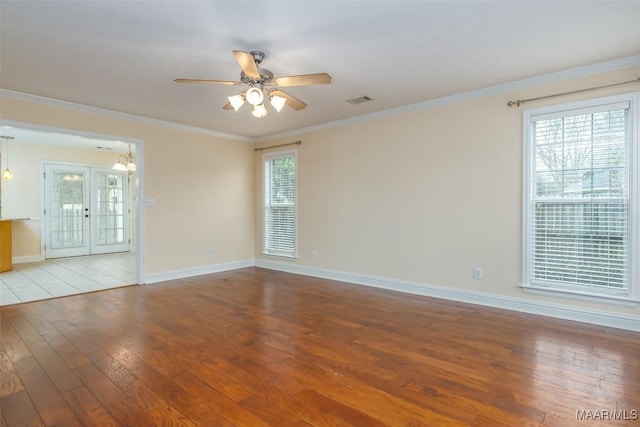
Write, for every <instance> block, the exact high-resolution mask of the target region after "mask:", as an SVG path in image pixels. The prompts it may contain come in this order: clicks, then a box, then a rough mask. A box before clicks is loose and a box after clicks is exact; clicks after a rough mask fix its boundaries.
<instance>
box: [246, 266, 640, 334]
mask: <svg viewBox="0 0 640 427" xmlns="http://www.w3.org/2000/svg"><path fill="white" fill-rule="evenodd" d="M255 266H256V267H262V268H267V269H270V270H278V271H284V272H288V273H295V274H301V275H304V276H312V277H319V278H323V279H330V280H338V281H341V282H348V283H355V284H359V285H366V286H373V287H376V288H382V289H389V290H393V291H400V292H406V293H410V294H416V295H424V296H430V297H434V298H443V299H447V300H452V301H459V302H465V303H470V304H478V305H483V306H487V307H495V308H501V309H505V310H513V311H519V312H523V313H529V314H536V315H541V316H547V317H554V318H558V319H565V320H573V321H576V322H584V323H590V324H594V325H599V326H607V327H611V328H618V329H625V330H630V331H636V332H640V316H631V315H623V314H616V313H610V312H607V311H599V310H593V309H587V308H579V307H574V306H570V305H565V304H556V303H549V302H542V301H532V300H528V299H525V298H517V297H507V296H501V295H494V294H488V293H484V292H477V291H469V290H466V289H455V288H447V287H442V286H434V285H427V284H423V283H416V282H407V281H401V280H393V279H387V278H381V277H375V276H367V275H360V274H353V273H345V272H341V271H334V270H325V269H320V268H313V267H307V266H300V265H294V264H286V263H281V262H274V261H266V260H260V259H258V260H256V261H255Z"/></svg>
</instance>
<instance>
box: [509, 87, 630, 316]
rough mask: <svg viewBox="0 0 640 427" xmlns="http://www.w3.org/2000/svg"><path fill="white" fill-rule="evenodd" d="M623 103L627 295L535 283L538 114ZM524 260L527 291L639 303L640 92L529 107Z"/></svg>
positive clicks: (525, 136) (525, 127)
mask: <svg viewBox="0 0 640 427" xmlns="http://www.w3.org/2000/svg"><path fill="white" fill-rule="evenodd" d="M620 102H628V103H629V115H628V119H629V132H630V141H629V157H628V162H629V163H628V167H629V230H628V247H627V250H628V251H629V265H628V273H627V274H628V288H627V293H626V295H620V294H619V295H612V294H608V293H607V292H606V291H604V292H596V291H595V290H594V287H588V286H586V285H585V286H583V287H580V286H570V285H567V286H565V285H562V284H558V285H557V286H550V285H548V284H546V285H539V284H532V280H531V258H532V251H531V243H532V236H531V229H532V227H531V224H532V221H533V213H532V212H531V211H532V206H533V205H532V202H531V201H532V198H533V197H534V195H535V193H534V191H535V182H534V173H535V161H536V159H535V147H534V145H533V144H534V141H535V140H534V135H533V129H534V127H533V126H532V123H533V119H534V117H535V116H539V115H543V114H544V115H548V114H553V113H557V114H558V115H562V116H564V115H570V113H571V112H572V111H573V110H579V109H584V108H590V107H591V108H593V107H597V106H601V105H605V104H615V103H620ZM523 118H524V120H523V130H524V134H523V142H524V148H523V172H524V177H523V185H524V188H523V209H522V211H523V252H522V254H523V259H522V285H521V287H522V288H523V290H524V291H525V292H529V293H535V294H543V295H553V296H566V297H570V298H574V299H583V300H592V301H597V302H608V303H620V304H624V305H627V304H632V305H633V306H636V305H637V303H638V302H639V299H638V298H639V290H638V286H639V285H638V275H637V274H638V264H639V263H638V256H639V255H640V253H639V248H638V243H639V240H640V239H639V238H638V225H639V218H638V216H639V213H640V194H639V191H640V179H639V173H640V170H639V168H640V135H639V134H640V125H639V123H640V92H632V93H626V94H621V95H615V96H608V97H603V98H596V99H590V100H585V101H579V102H572V103H566V104H560V105H553V106H547V107H540V108H534V109H529V110H525V111H524V113H523Z"/></svg>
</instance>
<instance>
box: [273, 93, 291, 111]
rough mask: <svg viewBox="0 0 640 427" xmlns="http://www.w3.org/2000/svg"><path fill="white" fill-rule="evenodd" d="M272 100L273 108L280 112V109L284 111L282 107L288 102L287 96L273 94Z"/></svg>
mask: <svg viewBox="0 0 640 427" xmlns="http://www.w3.org/2000/svg"><path fill="white" fill-rule="evenodd" d="M270 101H271V105H272V106H273V108H275V109H276V111H277V112H278V113H279V112H280V111H282V108H284V104H286V103H287V98H283V97H281V96H278V95H272V96H271V99H270Z"/></svg>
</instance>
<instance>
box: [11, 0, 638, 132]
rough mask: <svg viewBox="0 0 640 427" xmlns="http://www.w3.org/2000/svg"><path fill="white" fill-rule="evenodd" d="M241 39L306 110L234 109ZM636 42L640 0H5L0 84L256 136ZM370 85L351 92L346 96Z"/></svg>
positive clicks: (557, 65)
mask: <svg viewBox="0 0 640 427" xmlns="http://www.w3.org/2000/svg"><path fill="white" fill-rule="evenodd" d="M232 50H244V51H247V52H248V51H251V50H261V51H263V52H265V54H266V58H265V60H264V61H263V63H262V66H263V67H264V68H268V69H270V70H271V71H272V72H273V73H274V74H275V75H276V76H286V75H295V74H307V73H317V72H327V73H329V74H330V75H331V76H332V77H333V82H332V84H330V85H319V86H309V87H292V88H287V89H286V91H287V92H288V93H290V94H291V95H293V96H295V97H296V98H299V99H301V100H303V101H305V102H306V103H308V107H307V108H306V109H305V110H302V111H295V110H293V109H290V108H286V107H285V109H284V110H283V111H282V112H281V113H276V112H275V110H273V109H271V107H270V106H268V107H267V108H268V109H269V114H268V115H267V116H266V117H265V118H264V119H256V118H254V117H253V116H251V113H250V109H249V108H248V107H247V106H245V107H243V108H242V109H241V110H240V111H238V112H235V111H225V110H222V106H223V105H224V104H225V103H226V102H227V99H226V97H227V96H230V95H233V94H236V93H238V92H240V88H239V87H237V86H213V85H185V84H178V83H175V82H174V79H175V78H198V79H221V80H238V79H239V73H240V69H239V66H238V63H237V62H236V60H235V59H234V57H233V55H232ZM638 54H640V1H623V2H617V1H600V2H599V1H517V0H512V1H400V0H395V1H393V0H388V1H362V0H360V1H331V0H324V1H303V0H296V1H177V0H176V1H171V0H166V1H77V0H74V1H55V0H49V1H27V0H20V1H11V0H0V88H2V89H6V90H11V91H16V92H21V93H26V94H31V95H37V96H42V97H46V98H53V99H57V100H62V101H68V102H72V103H78V104H82V105H88V106H93V107H99V108H104V109H109V110H114V111H118V112H124V113H130V114H134V115H138V116H143V117H149V118H154V119H159V120H166V121H169V122H174V123H179V124H183V125H189V126H195V127H199V128H203V129H208V130H213V131H217V132H222V133H226V134H231V135H238V136H245V137H260V136H267V135H273V134H276V133H280V132H285V131H289V130H294V129H300V128H304V127H308V126H312V125H318V124H323V123H328V122H332V121H336V120H341V119H346V118H349V117H354V116H359V115H362V114H367V113H373V112H378V111H382V110H387V109H393V108H397V107H401V106H405V105H410V104H414V103H418V102H423V101H428V100H432V99H437V98H441V97H445V96H449V95H455V94H460V93H464V92H468V91H472V90H475V89H481V88H486V87H491V86H495V85H500V84H504V83H509V82H514V81H518V80H522V79H525V78H529V77H534V76H539V75H544V74H548V73H553V72H558V71H562V70H567V69H571V68H575V67H581V66H586V65H590V64H596V63H600V62H605V61H610V60H615V59H620V58H626V57H630V56H635V55H638ZM361 96H369V97H371V98H373V99H374V101H372V102H368V103H364V104H360V105H351V104H349V103H347V102H346V100H347V99H350V98H356V97H361Z"/></svg>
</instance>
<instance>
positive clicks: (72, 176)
mask: <svg viewBox="0 0 640 427" xmlns="http://www.w3.org/2000/svg"><path fill="white" fill-rule="evenodd" d="M84 179H85V174H84V173H83V172H67V171H54V172H53V177H52V188H51V211H52V212H51V231H52V233H51V247H52V248H68V247H73V246H83V245H84V244H85V242H84V215H83V211H84Z"/></svg>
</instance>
